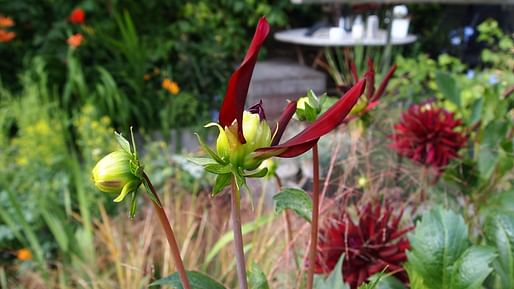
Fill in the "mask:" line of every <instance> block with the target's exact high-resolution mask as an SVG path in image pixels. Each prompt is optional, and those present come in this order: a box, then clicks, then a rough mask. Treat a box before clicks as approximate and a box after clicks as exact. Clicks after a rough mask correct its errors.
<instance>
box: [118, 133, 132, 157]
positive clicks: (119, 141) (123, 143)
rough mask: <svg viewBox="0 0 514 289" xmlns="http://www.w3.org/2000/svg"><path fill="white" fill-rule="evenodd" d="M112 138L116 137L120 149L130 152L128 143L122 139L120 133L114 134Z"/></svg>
mask: <svg viewBox="0 0 514 289" xmlns="http://www.w3.org/2000/svg"><path fill="white" fill-rule="evenodd" d="M114 136H115V137H116V141H117V142H118V144H119V145H120V147H121V148H122V149H123V150H124V151H126V152H128V153H131V151H130V143H129V141H128V140H127V139H126V138H124V137H123V136H122V135H121V133H118V132H114Z"/></svg>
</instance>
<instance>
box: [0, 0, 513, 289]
mask: <svg viewBox="0 0 514 289" xmlns="http://www.w3.org/2000/svg"><path fill="white" fill-rule="evenodd" d="M15 2H16V1H15ZM57 2H59V3H60V4H62V5H50V4H47V3H46V2H44V3H43V2H42V3H39V4H37V5H36V4H35V5H34V6H31V7H29V6H27V5H26V4H25V1H20V2H19V3H18V4H16V3H14V2H13V3H7V4H6V5H5V7H2V6H0V54H1V55H2V56H3V57H4V56H5V57H10V58H11V59H12V61H13V62H12V63H13V64H15V65H7V64H5V63H2V64H0V67H1V69H2V71H6V73H4V72H2V73H1V74H0V149H1V154H0V161H1V162H2V164H4V165H3V166H2V169H1V171H0V200H1V201H2V202H0V206H1V207H0V288H13V289H21V288H38V289H39V288H59V289H64V288H70V289H71V288H73V289H75V288H88V289H89V288H91V289H93V288H95V289H96V288H98V289H103V288H129V289H130V288H134V289H136V288H184V289H223V288H240V289H269V288H306V289H314V288H315V289H334V288H341V289H343V288H347V289H357V288H360V289H365V288H368V289H372V288H375V289H401V288H412V289H511V288H514V187H513V186H514V37H513V35H512V34H508V33H507V32H504V31H502V30H501V29H500V27H499V24H498V22H496V21H494V20H486V21H485V22H483V23H482V24H480V25H478V26H477V27H476V30H474V31H473V33H474V35H475V39H476V41H477V42H479V43H481V44H482V45H483V46H484V48H483V49H482V51H481V55H480V64H479V65H474V66H472V67H471V66H468V65H467V64H465V63H463V62H462V61H461V60H459V59H458V58H456V57H454V56H451V55H449V54H441V55H438V56H436V57H433V56H429V55H427V54H424V53H422V51H418V50H413V51H411V52H410V53H407V52H408V50H405V51H407V52H405V51H404V53H393V54H391V55H387V56H386V55H382V54H381V53H380V52H379V51H378V50H373V49H364V48H362V47H357V48H355V49H353V50H352V49H325V50H324V51H322V54H320V57H317V58H316V65H317V66H318V67H319V68H320V69H321V70H322V71H324V72H326V73H327V74H328V76H330V77H331V82H330V84H332V85H333V89H328V90H327V91H326V92H324V91H312V90H309V91H305V92H304V94H303V95H297V96H295V97H292V98H290V99H289V100H287V101H286V100H284V101H283V102H282V103H281V102H273V103H279V104H281V105H282V110H281V113H280V115H279V117H278V118H277V119H276V120H273V119H270V118H267V116H268V115H267V113H266V111H269V110H267V109H269V107H268V106H267V105H268V103H267V102H266V100H257V102H256V103H247V99H249V97H248V95H249V91H250V83H251V81H252V78H253V77H254V70H255V67H256V65H257V63H258V61H259V59H261V58H263V57H266V54H273V53H274V51H273V49H274V48H275V46H272V44H271V39H270V38H271V37H269V36H270V34H271V31H272V30H273V29H274V27H275V26H276V27H280V26H283V25H284V24H285V23H287V21H286V20H288V12H290V11H293V10H294V11H295V12H296V13H299V15H302V16H303V17H306V18H308V17H310V15H311V14H310V13H311V12H309V11H308V10H309V9H304V8H290V7H289V5H288V1H278V2H277V3H272V2H273V1H262V2H260V3H257V2H254V1H242V2H241V3H240V4H237V3H232V2H230V1H194V2H188V3H187V4H183V5H181V4H180V3H178V2H177V3H176V2H175V1H169V2H166V3H161V2H162V1H149V2H148V3H147V2H145V3H132V4H127V5H122V4H121V3H118V2H117V1H114V2H112V3H110V4H101V3H99V2H98V1H84V2H83V3H82V4H81V5H80V6H71V4H69V3H65V1H57ZM61 2H62V3H61ZM103 5H106V6H105V7H104V6H103ZM99 7H102V8H105V9H99ZM28 8H30V9H28ZM20 9H21V10H23V11H27V12H26V13H27V14H26V15H24V14H20V13H19V11H21V10H20ZM149 12H152V14H153V15H155V16H154V17H152V18H148V15H150V13H149ZM45 13H46V14H48V15H50V14H51V15H52V17H57V16H58V18H59V20H57V21H55V23H54V24H53V25H51V26H45V25H38V24H37V23H38V22H37V21H39V20H38V19H39V18H38V17H39V16H38V15H43V14H44V15H46V14H45ZM242 15H244V16H242ZM262 15H266V16H262ZM167 19H172V21H171V23H172V24H169V25H167V26H166V24H165V23H166V21H168V20H167ZM149 20H153V21H154V24H153V25H152V27H150V26H148V25H147V24H146V22H147V21H149ZM193 20H194V21H193ZM268 21H269V22H268ZM159 26H162V27H165V28H162V27H159ZM251 32H253V37H252V38H250V36H251V35H252V34H251ZM149 33H150V34H149ZM43 34H44V35H45V36H46V37H43V36H41V35H43ZM36 35H39V36H37V37H36ZM200 36H204V37H205V38H202V37H200ZM170 37H171V38H174V39H175V40H174V41H170V40H163V39H168V38H170ZM171 38H170V39H171ZM161 40H163V41H161ZM248 43H249V45H248ZM22 48H24V49H25V50H26V51H27V52H26V54H25V55H23V57H22V56H21V55H22ZM244 52H246V53H244ZM241 58H242V61H241ZM389 59H391V60H392V61H391V62H392V64H389V63H388V60H389ZM236 62H237V63H239V65H237V67H236V66H235V65H233V64H234V63H236ZM234 67H235V69H234ZM7 72H8V73H7ZM218 108H219V109H218ZM126 136H128V137H126ZM189 136H191V139H192V141H187V139H188V137H189ZM183 140H185V142H184V143H183ZM191 143H192V144H193V149H190V147H189V146H191Z"/></svg>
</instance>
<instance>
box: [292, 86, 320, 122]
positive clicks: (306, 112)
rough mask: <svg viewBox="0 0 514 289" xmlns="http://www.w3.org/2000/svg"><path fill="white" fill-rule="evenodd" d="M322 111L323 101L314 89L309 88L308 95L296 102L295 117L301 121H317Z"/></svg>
mask: <svg viewBox="0 0 514 289" xmlns="http://www.w3.org/2000/svg"><path fill="white" fill-rule="evenodd" d="M320 112H321V102H320V100H319V98H318V97H317V96H316V94H315V93H314V91H312V90H309V92H308V93H307V96H304V97H300V98H299V99H298V101H297V102H296V113H295V117H296V118H297V119H298V120H300V121H304V120H306V121H311V122H312V121H315V120H316V118H317V117H318V114H319V113H320Z"/></svg>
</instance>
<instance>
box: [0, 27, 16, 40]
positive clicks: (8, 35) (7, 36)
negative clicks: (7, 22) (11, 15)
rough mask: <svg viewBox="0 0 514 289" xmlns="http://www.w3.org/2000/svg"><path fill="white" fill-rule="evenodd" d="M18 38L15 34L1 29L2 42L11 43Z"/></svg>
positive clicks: (0, 37)
mask: <svg viewBox="0 0 514 289" xmlns="http://www.w3.org/2000/svg"><path fill="white" fill-rule="evenodd" d="M14 37H16V33H15V32H10V31H6V30H3V29H0V42H4V43H5V42H10V41H11V40H13V39H14Z"/></svg>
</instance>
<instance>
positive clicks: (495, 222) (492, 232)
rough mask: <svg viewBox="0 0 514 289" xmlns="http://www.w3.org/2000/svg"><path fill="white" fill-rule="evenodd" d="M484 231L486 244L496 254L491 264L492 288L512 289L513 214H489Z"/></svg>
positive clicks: (513, 285)
mask: <svg viewBox="0 0 514 289" xmlns="http://www.w3.org/2000/svg"><path fill="white" fill-rule="evenodd" d="M484 231H485V238H486V242H487V244H488V245H490V246H492V247H494V248H496V250H497V252H498V258H497V259H496V260H495V261H494V262H493V266H494V275H493V276H494V279H495V280H494V284H495V286H494V288H498V289H510V288H514V213H500V214H497V212H494V213H492V214H489V216H488V217H487V219H486V222H485V226H484Z"/></svg>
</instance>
